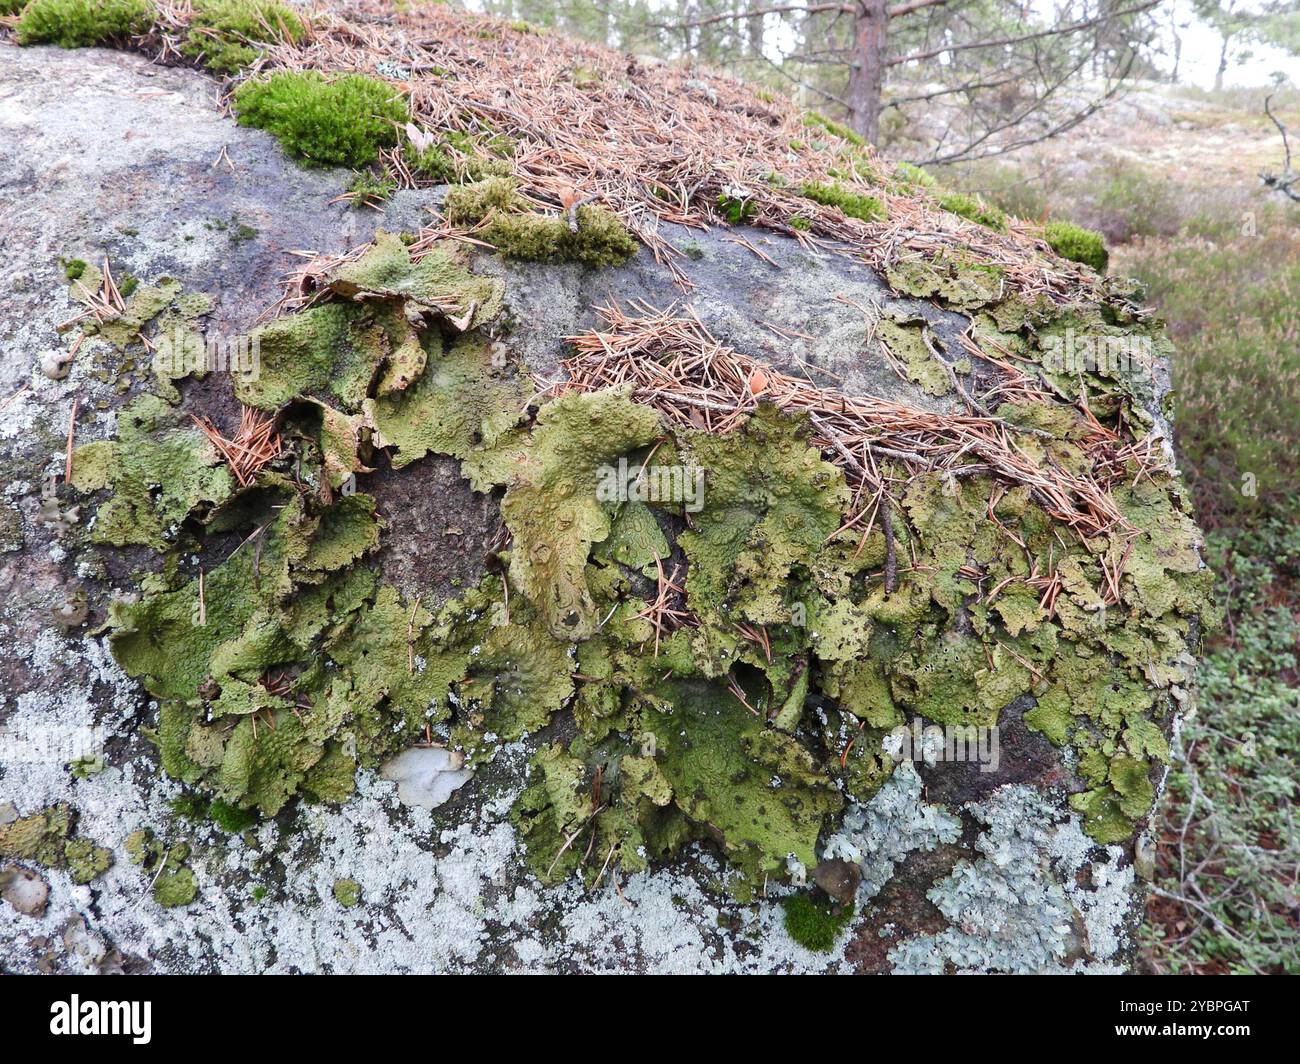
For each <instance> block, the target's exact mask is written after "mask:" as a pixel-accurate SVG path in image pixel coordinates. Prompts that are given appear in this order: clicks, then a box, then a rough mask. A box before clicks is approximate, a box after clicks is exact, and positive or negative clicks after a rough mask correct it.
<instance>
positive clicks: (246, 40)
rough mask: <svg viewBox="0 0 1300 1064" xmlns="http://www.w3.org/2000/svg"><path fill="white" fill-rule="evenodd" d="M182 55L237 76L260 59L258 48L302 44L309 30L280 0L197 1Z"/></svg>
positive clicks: (220, 72)
mask: <svg viewBox="0 0 1300 1064" xmlns="http://www.w3.org/2000/svg"><path fill="white" fill-rule="evenodd" d="M193 10H194V17H193V18H192V19H190V25H189V33H188V34H187V36H186V38H185V41H184V42H183V43H182V44H181V52H182V54H184V55H187V56H189V57H190V58H191V59H200V60H201V61H202V63H203V65H204V66H206V67H207V68H208V69H209V70H213V71H216V72H217V73H218V74H233V73H234V72H235V71H237V70H241V69H242V68H244V67H246V66H248V65H249V64H250V63H252V62H253V61H254V60H255V59H256V58H257V57H258V56H259V55H261V49H260V48H258V47H257V45H258V44H268V43H271V42H274V41H279V40H286V41H290V42H295V41H298V40H299V39H301V38H302V36H303V34H304V33H306V30H307V27H306V24H305V23H304V22H303V20H302V18H301V17H300V16H299V15H298V14H297V13H296V12H295V11H294V10H293V8H291V7H288V6H287V5H285V4H283V3H280V2H279V0H195V3H194V5H193Z"/></svg>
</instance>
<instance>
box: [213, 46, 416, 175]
mask: <svg viewBox="0 0 1300 1064" xmlns="http://www.w3.org/2000/svg"><path fill="white" fill-rule="evenodd" d="M234 107H235V113H236V115H237V116H238V118H239V123H240V125H245V126H256V127H257V128H258V129H265V130H266V131H267V132H268V133H271V134H272V135H274V136H275V138H276V139H277V140H279V142H280V144H281V146H282V147H283V148H284V149H285V151H287V152H289V154H290V155H293V156H296V157H297V158H300V159H303V160H306V161H307V162H309V163H311V164H314V165H318V166H349V167H352V168H354V169H357V168H360V167H363V166H366V165H368V164H370V163H372V162H374V161H375V159H376V158H378V156H379V150H380V149H381V148H387V147H392V146H393V145H395V144H396V143H397V130H398V127H399V125H400V124H401V123H403V122H405V121H406V120H407V108H406V103H405V101H404V100H403V99H402V98H401V96H400V94H399V93H398V92H397V90H396V89H395V88H394V87H393V86H391V85H388V84H386V83H385V82H382V81H377V80H375V79H374V78H370V77H366V76H365V75H363V74H344V75H341V76H339V77H326V76H325V75H323V74H321V73H319V72H317V71H314V70H306V71H300V72H288V71H282V72H280V73H278V74H272V75H271V76H270V77H269V78H266V79H265V80H257V81H246V82H244V84H242V85H241V86H240V87H239V88H238V89H237V90H236V91H235V96H234Z"/></svg>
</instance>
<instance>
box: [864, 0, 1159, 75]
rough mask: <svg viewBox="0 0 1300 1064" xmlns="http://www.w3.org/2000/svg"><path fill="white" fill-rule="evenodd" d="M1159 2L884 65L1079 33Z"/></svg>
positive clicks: (1150, 0) (916, 54)
mask: <svg viewBox="0 0 1300 1064" xmlns="http://www.w3.org/2000/svg"><path fill="white" fill-rule="evenodd" d="M1160 2H1161V0H1146V2H1145V3H1142V4H1138V5H1137V6H1136V7H1129V8H1125V9H1124V10H1123V11H1112V12H1109V13H1107V14H1105V15H1098V16H1097V17H1096V18H1090V19H1084V20H1083V21H1081V22H1072V23H1071V24H1070V25H1068V26H1055V27H1053V28H1052V29H1047V30H1039V31H1037V32H1036V33H1025V34H1022V35H1021V36H1019V37H1000V38H997V39H995V40H989V41H968V42H966V43H965V44H949V45H945V46H943V47H942V48H932V49H931V50H930V51H928V52H912V53H911V54H910V55H899V56H895V57H894V58H893V59H887V60H886V61H885V66H887V67H891V66H898V65H899V64H900V63H912V62H916V61H918V60H921V59H933V58H935V57H936V56H940V55H944V54H946V53H948V52H968V51H970V50H971V49H974V48H1000V47H1005V46H1007V45H1011V44H1022V43H1024V42H1025V41H1036V40H1039V39H1041V38H1043V37H1061V36H1064V35H1066V34H1069V33H1079V32H1081V31H1082V30H1088V29H1092V28H1093V27H1094V26H1101V25H1105V24H1106V23H1108V22H1113V21H1114V20H1115V19H1117V18H1124V17H1125V16H1127V15H1140V14H1141V13H1142V12H1143V11H1149V10H1151V8H1153V7H1155V6H1156V5H1158V4H1159V3H1160Z"/></svg>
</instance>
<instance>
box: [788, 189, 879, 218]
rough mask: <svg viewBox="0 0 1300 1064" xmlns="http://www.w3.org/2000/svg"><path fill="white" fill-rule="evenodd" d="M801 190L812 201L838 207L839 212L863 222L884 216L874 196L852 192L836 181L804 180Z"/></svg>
mask: <svg viewBox="0 0 1300 1064" xmlns="http://www.w3.org/2000/svg"><path fill="white" fill-rule="evenodd" d="M802 192H803V194H804V195H805V196H806V197H807V198H808V199H810V200H812V201H813V202H814V203H820V204H822V205H823V206H825V207H838V208H839V210H840V212H841V213H843V214H845V215H847V216H848V217H850V218H857V219H859V220H860V221H863V222H878V221H880V220H882V219H883V218H884V217H885V208H884V206H883V204H881V202H880V200H878V199H876V197H875V196H868V195H867V194H866V193H863V192H854V191H853V190H852V189H850V188H846V187H845V186H843V185H841V184H838V183H837V182H832V181H806V182H804V185H803V188H802Z"/></svg>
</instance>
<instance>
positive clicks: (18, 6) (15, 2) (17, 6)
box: [0, 0, 27, 15]
mask: <svg viewBox="0 0 1300 1064" xmlns="http://www.w3.org/2000/svg"><path fill="white" fill-rule="evenodd" d="M26 6H27V0H0V15H16V14H18V12H19V11H21V10H22V9H23V8H24V7H26Z"/></svg>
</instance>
